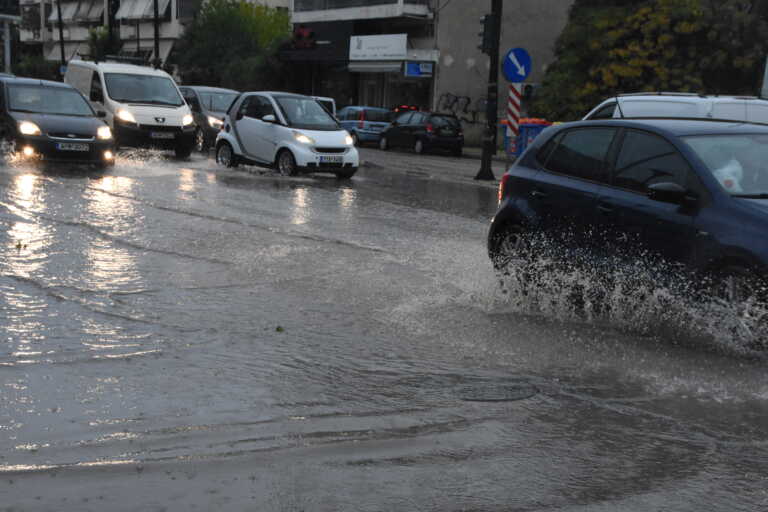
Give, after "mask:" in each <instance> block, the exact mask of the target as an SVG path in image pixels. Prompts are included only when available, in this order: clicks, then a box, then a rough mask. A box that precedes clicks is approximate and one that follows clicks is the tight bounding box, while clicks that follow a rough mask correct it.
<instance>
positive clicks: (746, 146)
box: [488, 119, 768, 283]
mask: <svg viewBox="0 0 768 512" xmlns="http://www.w3.org/2000/svg"><path fill="white" fill-rule="evenodd" d="M766 161H768V126H763V125H759V124H749V123H734V122H724V121H706V120H669V119H648V120H600V121H583V122H576V123H567V124H563V125H559V126H553V127H550V128H547V129H546V130H545V131H544V132H543V133H542V134H541V135H540V136H539V137H537V138H536V139H535V141H534V143H533V144H532V145H531V146H530V147H529V148H528V149H527V150H526V152H525V153H524V154H523V155H522V156H521V157H520V159H518V161H517V162H516V163H515V164H514V165H513V166H512V167H510V169H509V170H508V171H507V172H506V173H505V174H504V176H503V177H502V179H501V185H500V190H499V198H500V204H499V208H498V211H497V213H496V215H495V217H494V218H493V221H492V223H491V227H490V231H489V233H488V251H489V255H490V257H491V259H492V260H493V262H494V264H495V265H496V266H497V267H499V268H500V267H503V266H504V265H505V263H506V262H507V260H508V258H511V257H512V258H514V257H515V256H516V255H515V252H516V251H518V250H519V247H520V246H519V245H516V244H517V243H518V242H520V241H521V240H523V239H524V237H525V236H526V235H528V234H531V233H544V234H546V235H547V236H552V237H553V238H555V239H557V240H560V241H563V240H565V241H570V242H573V243H575V244H578V245H580V246H582V247H586V248H587V249H589V252H590V253H592V250H594V251H595V252H596V253H598V254H599V252H600V249H606V248H607V249H608V250H610V251H614V249H615V250H616V251H615V252H614V254H617V253H623V254H626V255H627V256H628V257H630V258H637V257H642V258H643V259H644V260H656V261H663V262H668V263H671V264H673V266H674V265H683V266H684V267H686V268H687V269H689V270H690V271H693V272H694V274H699V275H706V276H713V275H714V276H719V277H723V278H725V279H724V280H723V282H728V283H732V282H737V283H738V282H741V283H743V282H745V279H746V281H748V282H749V281H752V280H754V279H758V280H759V279H763V278H764V277H765V276H766V270H767V269H768V168H766V167H765V162H766ZM638 255H642V256H638Z"/></svg>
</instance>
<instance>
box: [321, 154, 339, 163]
mask: <svg viewBox="0 0 768 512" xmlns="http://www.w3.org/2000/svg"><path fill="white" fill-rule="evenodd" d="M343 161H344V157H343V156H336V155H333V156H329V155H322V156H321V157H320V163H323V164H340V163H342V162H343Z"/></svg>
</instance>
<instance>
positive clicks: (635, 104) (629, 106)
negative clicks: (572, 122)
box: [584, 92, 768, 123]
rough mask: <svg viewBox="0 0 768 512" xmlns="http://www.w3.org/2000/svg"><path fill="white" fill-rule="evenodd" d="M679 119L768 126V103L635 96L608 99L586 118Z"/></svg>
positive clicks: (666, 94)
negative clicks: (730, 121) (723, 120)
mask: <svg viewBox="0 0 768 512" xmlns="http://www.w3.org/2000/svg"><path fill="white" fill-rule="evenodd" d="M631 117H680V118H705V119H725V120H733V121H748V122H752V123H768V100H764V99H761V98H757V97H754V96H704V95H699V94H692V93H674V92H658V93H635V94H621V95H619V96H614V97H612V98H608V99H606V100H605V101H603V102H602V103H600V104H599V105H598V106H596V107H595V108H593V109H592V110H591V111H590V112H589V113H588V114H587V115H586V116H584V119H585V120H587V119H611V118H631Z"/></svg>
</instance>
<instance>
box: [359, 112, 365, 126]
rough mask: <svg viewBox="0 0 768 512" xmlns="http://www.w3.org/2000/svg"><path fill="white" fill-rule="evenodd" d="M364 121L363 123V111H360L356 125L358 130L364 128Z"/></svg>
mask: <svg viewBox="0 0 768 512" xmlns="http://www.w3.org/2000/svg"><path fill="white" fill-rule="evenodd" d="M364 121H365V110H361V111H360V119H359V121H358V123H357V127H358V128H360V129H363V128H365V122H364Z"/></svg>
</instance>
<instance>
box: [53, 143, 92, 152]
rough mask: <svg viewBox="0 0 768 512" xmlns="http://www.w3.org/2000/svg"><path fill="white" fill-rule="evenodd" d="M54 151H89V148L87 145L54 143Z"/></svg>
mask: <svg viewBox="0 0 768 512" xmlns="http://www.w3.org/2000/svg"><path fill="white" fill-rule="evenodd" d="M56 149H59V150H61V151H90V150H91V148H90V146H89V145H88V144H78V143H77V142H58V143H56Z"/></svg>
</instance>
